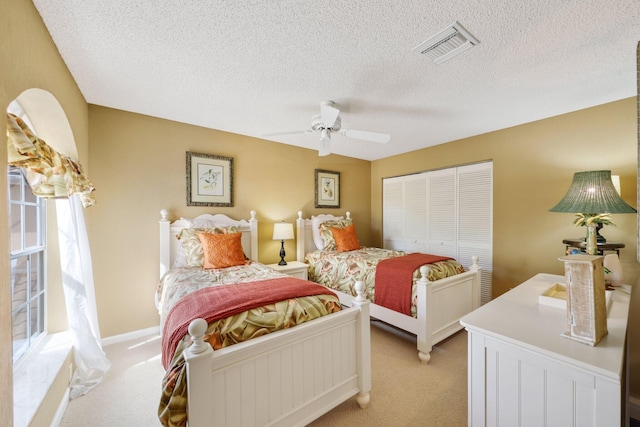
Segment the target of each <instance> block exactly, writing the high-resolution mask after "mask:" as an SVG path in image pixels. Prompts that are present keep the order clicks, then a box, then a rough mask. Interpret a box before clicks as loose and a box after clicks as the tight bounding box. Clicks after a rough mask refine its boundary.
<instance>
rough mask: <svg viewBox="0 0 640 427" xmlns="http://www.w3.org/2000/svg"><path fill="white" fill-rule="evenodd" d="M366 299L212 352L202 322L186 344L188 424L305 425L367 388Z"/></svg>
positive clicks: (362, 398)
mask: <svg viewBox="0 0 640 427" xmlns="http://www.w3.org/2000/svg"><path fill="white" fill-rule="evenodd" d="M369 306H370V305H369V303H368V302H367V301H354V302H353V307H352V308H349V309H344V310H342V311H340V312H338V313H334V314H331V315H327V316H323V317H321V318H319V319H315V320H312V321H310V322H306V323H303V324H301V325H298V326H296V327H294V328H291V329H286V330H283V331H278V332H275V333H272V334H268V335H265V336H263V337H260V338H256V339H253V340H250V341H247V342H243V343H239V344H235V345H233V346H230V347H226V348H223V349H220V350H216V351H213V350H212V349H211V346H209V345H208V344H206V343H203V342H202V335H203V334H204V331H205V330H206V326H207V325H206V322H205V321H204V320H202V319H197V320H194V322H192V324H191V326H190V327H189V333H190V334H191V335H192V336H193V337H194V344H193V345H192V346H191V347H189V348H188V349H187V350H185V358H186V362H187V375H188V382H187V384H188V396H189V397H188V421H189V427H200V426H207V427H209V426H298V425H299V426H303V425H306V424H308V423H309V422H311V421H313V420H314V419H316V418H318V417H319V416H321V415H322V414H324V413H326V412H328V411H329V410H331V409H332V408H334V407H335V406H337V405H339V404H340V403H342V402H344V401H345V400H347V399H349V398H350V397H351V396H354V395H356V394H357V395H358V403H359V404H360V406H361V407H365V406H366V405H367V403H368V401H369V391H370V390H371V346H370V330H369V327H370V326H369Z"/></svg>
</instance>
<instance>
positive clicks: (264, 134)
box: [261, 129, 313, 137]
mask: <svg viewBox="0 0 640 427" xmlns="http://www.w3.org/2000/svg"><path fill="white" fill-rule="evenodd" d="M311 132H313V131H312V130H311V129H307V130H292V131H289V132H273V133H263V134H262V135H261V136H265V137H267V136H281V135H299V134H303V133H311Z"/></svg>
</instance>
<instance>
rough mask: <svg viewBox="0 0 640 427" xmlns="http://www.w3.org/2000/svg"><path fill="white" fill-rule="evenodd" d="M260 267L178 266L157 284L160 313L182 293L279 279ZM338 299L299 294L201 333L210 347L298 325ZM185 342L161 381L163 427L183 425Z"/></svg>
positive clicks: (328, 309)
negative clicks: (203, 333) (216, 268)
mask: <svg viewBox="0 0 640 427" xmlns="http://www.w3.org/2000/svg"><path fill="white" fill-rule="evenodd" d="M283 276H285V275H283V274H282V273H279V272H276V271H274V270H272V269H270V268H268V267H266V266H264V265H263V264H260V263H255V262H252V263H251V264H249V265H246V266H242V267H229V268H225V269H220V270H203V269H202V268H201V267H181V268H177V269H173V270H171V271H169V272H168V273H167V274H165V276H164V277H163V278H162V280H161V281H160V284H159V285H158V293H159V294H158V295H159V299H158V301H159V302H160V304H161V309H162V310H161V314H163V313H164V314H166V313H168V311H169V310H170V308H171V307H172V306H173V304H175V302H176V301H178V300H179V299H180V298H181V297H183V296H184V295H187V294H189V293H191V292H194V291H196V290H199V289H203V288H205V287H210V286H233V283H245V282H251V281H258V280H265V279H272V278H277V277H283ZM340 309H341V306H340V301H339V300H338V298H336V297H335V296H333V295H316V296H305V297H298V298H295V299H290V300H287V301H281V302H278V303H275V304H270V305H267V306H263V307H258V308H255V309H252V310H248V311H245V312H242V313H239V314H237V315H234V316H231V317H227V318H225V319H221V320H218V321H215V322H212V323H211V324H209V326H208V328H207V332H206V335H205V340H207V341H208V342H209V343H210V344H211V346H212V347H213V348H214V350H215V349H220V348H222V347H227V346H230V345H232V344H235V343H237V342H241V341H246V340H248V339H252V338H256V337H259V336H262V335H265V334H268V333H270V332H274V331H278V330H281V329H285V328H290V327H292V326H295V325H298V324H301V323H304V322H306V321H309V320H312V319H315V318H318V317H321V316H324V315H326V314H330V313H334V312H336V311H340ZM190 343H191V339H190V337H189V336H188V335H187V336H185V337H184V338H183V339H182V340H181V341H180V343H179V344H178V346H177V349H176V351H175V354H174V356H173V359H172V360H171V363H170V365H169V368H168V369H167V372H166V374H165V377H164V378H163V380H162V395H161V398H160V405H159V407H158V417H159V419H160V422H161V423H162V424H163V425H165V426H172V427H173V426H185V425H186V423H187V414H186V406H187V383H186V381H187V378H186V367H185V364H184V356H183V351H184V349H185V348H186V347H188V346H189V345H190Z"/></svg>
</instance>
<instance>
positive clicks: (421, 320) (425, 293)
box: [416, 265, 434, 363]
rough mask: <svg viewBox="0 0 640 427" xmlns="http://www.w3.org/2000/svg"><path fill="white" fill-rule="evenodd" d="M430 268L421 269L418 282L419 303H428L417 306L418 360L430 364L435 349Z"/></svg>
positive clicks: (424, 266) (422, 267) (423, 267)
mask: <svg viewBox="0 0 640 427" xmlns="http://www.w3.org/2000/svg"><path fill="white" fill-rule="evenodd" d="M428 271H429V268H428V267H427V266H426V265H423V266H421V267H420V279H419V280H418V283H417V285H418V301H426V304H417V307H416V309H417V315H416V318H417V321H418V330H417V332H416V340H417V345H418V358H419V359H420V361H421V362H422V363H429V360H431V350H432V349H433V346H432V340H433V330H432V328H433V321H434V319H433V309H432V308H431V307H430V305H431V304H432V301H433V296H432V289H431V284H432V282H431V281H429V280H428V279H427V273H428Z"/></svg>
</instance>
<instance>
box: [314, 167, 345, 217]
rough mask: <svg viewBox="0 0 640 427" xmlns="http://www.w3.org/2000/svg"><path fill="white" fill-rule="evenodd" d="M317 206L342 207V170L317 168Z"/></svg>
mask: <svg viewBox="0 0 640 427" xmlns="http://www.w3.org/2000/svg"><path fill="white" fill-rule="evenodd" d="M315 172H316V180H315V187H316V189H315V195H316V197H315V207H316V208H339V207H340V172H333V171H327V170H322V169H316V170H315Z"/></svg>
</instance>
